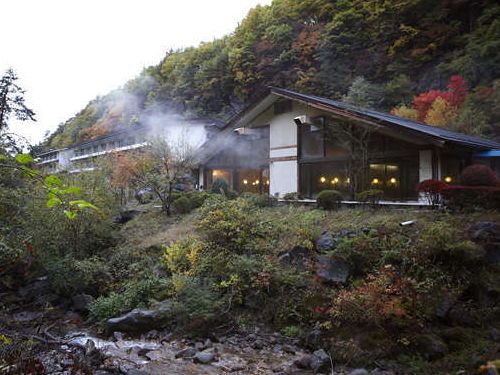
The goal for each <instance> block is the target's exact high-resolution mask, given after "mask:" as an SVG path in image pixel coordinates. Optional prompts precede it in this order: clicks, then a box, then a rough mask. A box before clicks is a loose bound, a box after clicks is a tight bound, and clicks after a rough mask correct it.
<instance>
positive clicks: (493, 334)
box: [490, 328, 500, 342]
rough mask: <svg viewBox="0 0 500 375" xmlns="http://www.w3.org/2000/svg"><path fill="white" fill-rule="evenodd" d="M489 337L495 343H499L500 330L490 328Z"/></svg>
mask: <svg viewBox="0 0 500 375" xmlns="http://www.w3.org/2000/svg"><path fill="white" fill-rule="evenodd" d="M490 336H491V338H492V339H493V341H495V342H500V330H499V329H497V328H492V329H491V331H490Z"/></svg>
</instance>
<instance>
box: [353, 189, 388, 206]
mask: <svg viewBox="0 0 500 375" xmlns="http://www.w3.org/2000/svg"><path fill="white" fill-rule="evenodd" d="M383 196H384V191H383V190H380V189H370V190H365V191H362V192H360V193H358V194H357V195H356V197H357V198H358V200H359V201H360V202H366V203H370V204H377V203H378V202H380V200H381V199H382V197H383Z"/></svg>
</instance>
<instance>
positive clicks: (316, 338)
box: [305, 326, 322, 348]
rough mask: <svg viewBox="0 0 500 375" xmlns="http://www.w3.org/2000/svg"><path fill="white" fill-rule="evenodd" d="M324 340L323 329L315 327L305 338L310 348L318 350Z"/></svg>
mask: <svg viewBox="0 0 500 375" xmlns="http://www.w3.org/2000/svg"><path fill="white" fill-rule="evenodd" d="M321 339H322V332H321V328H319V327H318V326H316V327H314V328H313V329H312V330H311V331H310V332H309V333H308V334H307V335H306V337H305V344H306V346H308V347H310V348H317V347H319V346H320V343H321Z"/></svg>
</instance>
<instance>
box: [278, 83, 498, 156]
mask: <svg viewBox="0 0 500 375" xmlns="http://www.w3.org/2000/svg"><path fill="white" fill-rule="evenodd" d="M271 93H275V94H278V95H282V96H285V97H288V98H290V99H296V100H301V101H304V102H307V103H311V104H321V105H322V106H325V107H330V108H332V109H336V110H342V111H346V112H350V113H352V114H355V115H358V116H361V117H364V118H366V119H369V120H375V121H378V122H382V123H386V124H390V125H396V126H400V127H402V128H405V129H407V130H410V131H414V132H418V133H422V134H425V135H427V136H431V137H434V138H437V139H440V140H443V141H445V142H451V143H456V144H460V145H462V146H466V147H471V148H476V149H481V150H490V149H500V143H498V142H495V141H491V140H487V139H482V138H478V137H473V136H470V135H466V134H462V133H457V132H453V131H451V130H446V129H442V128H439V127H436V126H430V125H426V124H423V123H421V122H417V121H412V120H407V119H404V118H402V117H398V116H394V115H391V114H388V113H383V112H377V111H373V110H370V109H364V108H359V107H355V106H352V105H350V104H346V103H342V102H339V101H336V100H332V99H326V98H322V97H319V96H314V95H306V94H301V93H298V92H294V91H291V90H286V89H280V88H277V87H271Z"/></svg>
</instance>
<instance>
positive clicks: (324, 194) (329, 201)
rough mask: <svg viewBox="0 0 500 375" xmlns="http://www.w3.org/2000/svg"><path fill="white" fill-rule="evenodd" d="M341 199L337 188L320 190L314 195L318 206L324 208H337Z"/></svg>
mask: <svg viewBox="0 0 500 375" xmlns="http://www.w3.org/2000/svg"><path fill="white" fill-rule="evenodd" d="M341 200H342V194H341V193H340V192H339V191H337V190H323V191H320V192H319V194H318V196H317V197H316V203H317V205H318V207H320V208H323V209H325V210H333V209H335V208H337V207H338V206H339V204H340V201H341Z"/></svg>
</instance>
